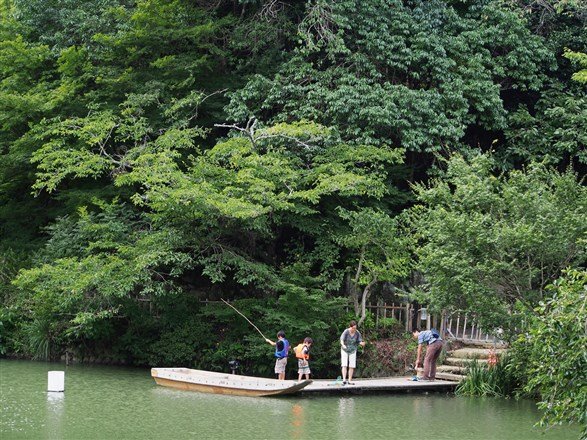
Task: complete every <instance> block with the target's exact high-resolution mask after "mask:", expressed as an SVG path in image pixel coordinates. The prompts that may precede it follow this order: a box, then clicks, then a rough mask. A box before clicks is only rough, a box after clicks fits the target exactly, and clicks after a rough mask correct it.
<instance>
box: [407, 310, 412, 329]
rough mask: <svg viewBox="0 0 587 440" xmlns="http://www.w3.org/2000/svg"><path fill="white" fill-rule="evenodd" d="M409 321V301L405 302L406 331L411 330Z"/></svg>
mask: <svg viewBox="0 0 587 440" xmlns="http://www.w3.org/2000/svg"><path fill="white" fill-rule="evenodd" d="M411 322H412V320H411V319H410V303H406V331H407V332H411V331H412V326H411Z"/></svg>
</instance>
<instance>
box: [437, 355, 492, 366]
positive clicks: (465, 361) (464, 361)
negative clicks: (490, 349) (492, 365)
mask: <svg viewBox="0 0 587 440" xmlns="http://www.w3.org/2000/svg"><path fill="white" fill-rule="evenodd" d="M474 360H476V361H477V363H478V364H487V362H488V360H487V359H472V358H456V357H449V358H446V359H445V360H444V364H445V365H454V366H459V367H466V366H468V365H469V364H470V363H471V362H472V361H474Z"/></svg>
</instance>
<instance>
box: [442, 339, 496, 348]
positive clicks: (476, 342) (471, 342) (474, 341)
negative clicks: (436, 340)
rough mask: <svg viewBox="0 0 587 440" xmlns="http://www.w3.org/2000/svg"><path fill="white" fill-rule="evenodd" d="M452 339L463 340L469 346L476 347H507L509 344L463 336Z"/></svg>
mask: <svg viewBox="0 0 587 440" xmlns="http://www.w3.org/2000/svg"><path fill="white" fill-rule="evenodd" d="M450 340H451V341H458V342H462V343H463V344H465V345H467V346H469V347H476V348H507V344H506V343H505V342H503V341H495V342H494V341H480V340H478V339H463V338H450Z"/></svg>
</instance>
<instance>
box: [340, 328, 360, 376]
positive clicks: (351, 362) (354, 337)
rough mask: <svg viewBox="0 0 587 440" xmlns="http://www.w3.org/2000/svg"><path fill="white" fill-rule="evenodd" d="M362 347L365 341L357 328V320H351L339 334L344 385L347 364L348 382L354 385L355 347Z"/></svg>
mask: <svg viewBox="0 0 587 440" xmlns="http://www.w3.org/2000/svg"><path fill="white" fill-rule="evenodd" d="M359 345H360V346H361V347H364V346H365V342H364V341H363V338H362V337H361V333H359V331H358V330H357V322H356V321H351V322H350V324H349V328H347V329H345V331H344V332H342V335H340V347H341V349H340V362H341V364H342V384H343V385H346V384H347V381H346V377H347V366H348V379H349V380H348V384H349V385H354V383H352V382H351V381H352V380H353V373H354V371H355V368H356V367H357V348H358V346H359Z"/></svg>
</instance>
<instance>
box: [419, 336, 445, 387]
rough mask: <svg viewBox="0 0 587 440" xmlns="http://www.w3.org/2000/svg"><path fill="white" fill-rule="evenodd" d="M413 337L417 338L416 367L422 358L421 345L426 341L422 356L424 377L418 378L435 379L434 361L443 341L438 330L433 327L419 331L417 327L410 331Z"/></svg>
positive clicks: (440, 350)
mask: <svg viewBox="0 0 587 440" xmlns="http://www.w3.org/2000/svg"><path fill="white" fill-rule="evenodd" d="M412 336H413V337H414V339H417V340H418V353H417V355H416V368H417V367H419V366H420V359H421V358H422V345H424V343H427V344H428V345H427V347H426V357H425V358H424V377H422V378H421V379H418V380H434V379H436V361H437V360H438V357H439V356H440V353H441V352H442V347H443V346H444V342H443V341H442V339H441V337H440V335H439V334H438V332H437V331H436V330H434V329H432V330H424V331H420V329H419V328H417V329H415V330H414V331H413V332H412Z"/></svg>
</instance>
